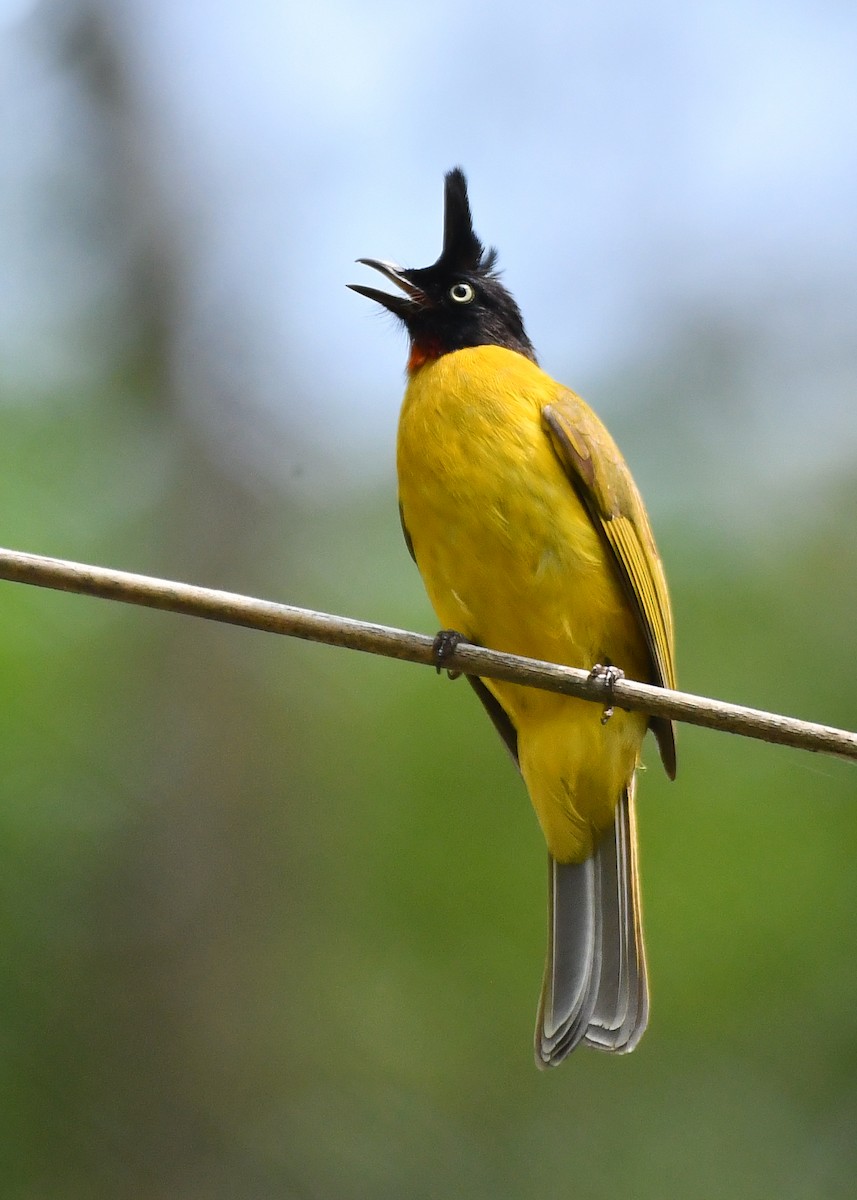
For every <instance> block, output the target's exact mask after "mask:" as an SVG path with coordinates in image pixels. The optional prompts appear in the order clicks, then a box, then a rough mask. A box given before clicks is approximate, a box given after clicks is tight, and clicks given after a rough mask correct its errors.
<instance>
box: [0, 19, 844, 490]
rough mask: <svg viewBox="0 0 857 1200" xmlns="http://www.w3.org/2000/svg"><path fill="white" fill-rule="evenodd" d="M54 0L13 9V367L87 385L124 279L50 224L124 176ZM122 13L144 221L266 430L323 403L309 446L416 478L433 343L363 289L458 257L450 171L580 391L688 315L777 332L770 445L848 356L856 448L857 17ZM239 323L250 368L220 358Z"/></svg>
mask: <svg viewBox="0 0 857 1200" xmlns="http://www.w3.org/2000/svg"><path fill="white" fill-rule="evenodd" d="M32 7H33V6H29V8H32ZM36 7H37V6H36ZM27 11H28V5H27V4H26V3H25V2H24V0H14V2H13V0H5V3H4V2H3V0H0V69H2V76H0V100H3V98H4V93H5V99H6V101H7V103H6V104H5V105H4V108H5V112H6V115H5V117H3V116H0V135H3V139H2V140H3V144H4V147H5V148H4V153H3V175H4V179H3V184H2V191H0V215H2V217H3V224H4V227H5V230H6V232H5V234H3V235H0V236H2V237H4V238H5V240H6V242H7V248H8V250H9V261H10V262H11V264H12V267H11V268H10V271H9V272H8V273H7V287H6V288H5V289H4V288H3V286H2V282H0V348H2V347H6V348H7V349H8V348H9V347H13V348H14V349H15V353H16V354H18V353H20V351H21V347H24V348H25V351H26V353H25V360H26V356H27V354H28V355H29V356H30V360H31V361H30V368H28V367H27V361H24V363H23V367H22V366H21V364H20V363H19V364H18V367H19V369H23V370H24V371H26V370H27V369H32V370H33V371H34V372H35V374H36V375H38V373H39V371H42V372H44V371H45V370H46V366H45V364H46V363H47V364H50V363H54V362H55V369H56V370H57V371H59V372H62V371H63V370H71V369H72V367H73V359H74V345H73V344H71V345H70V347H69V348H68V351H69V353H68V355H67V356H66V358H63V354H62V339H61V331H62V327H63V320H64V317H63V304H64V303H68V304H69V305H70V306H75V307H76V311H78V312H79V311H80V308H81V305H83V304H86V303H89V302H90V301H93V302H94V301H96V300H97V297H98V294H99V289H109V287H110V278H109V276H110V270H111V269H112V267H111V264H110V263H104V262H102V263H98V262H96V261H93V260H92V256H91V254H89V252H88V251H85V252H80V251H76V250H75V248H74V246H71V248H69V245H67V244H65V243H64V242H63V239H64V238H65V242H66V243H67V242H68V240H69V234H68V231H57V230H54V231H52V232H51V231H50V230H49V231H48V233H47V234H46V232H45V222H44V220H37V219H36V218H34V216H33V212H32V208H33V205H32V196H33V194H34V191H35V192H38V188H39V186H40V181H43V180H44V177H45V176H46V175H48V176H50V175H51V174H52V173H53V175H56V174H57V172H58V171H60V170H61V169H64V168H63V167H62V159H63V156H66V157H68V158H69V159H70V160H71V161H73V163H75V164H76V167H77V170H78V174H79V175H81V176H83V177H85V180H86V186H85V188H84V191H83V196H84V203H86V202H89V203H91V204H93V205H97V203H98V186H99V182H98V181H99V169H100V166H101V164H100V163H99V159H98V154H97V151H93V150H92V149H91V147H89V146H88V143H87V115H86V112H85V111H83V112H76V111H75V109H74V105H73V104H72V103H71V99H72V97H73V84H72V83H71V82H69V81H68V80H64V79H63V78H62V77H61V76H58V75H57V74H56V72H55V71H53V73H52V69H51V68H50V67H46V66H44V64H41V65H40V58H39V55H40V53H42V51H41V50H40V47H39V43H38V39H33V38H32V37H29V36H27V29H28V22H27V20H26V19H24V18H25V17H26V14H27ZM103 13H104V15H105V19H106V20H107V21H108V22H109V24H110V26H111V28H112V30H113V33H114V36H115V39H116V43H117V45H118V46H119V47H120V52H121V56H122V60H123V62H124V65H125V70H126V72H127V79H128V81H129V85H130V95H131V101H132V110H133V112H134V113H135V127H134V129H133V131H132V135H131V137H130V138H129V140H128V144H129V145H130V147H131V150H132V153H133V155H134V156H135V159H136V161H137V166H138V170H139V171H140V173H141V176H142V177H143V178H144V179H145V187H144V188H143V189H142V192H141V195H140V196H139V197H138V198H137V200H138V204H139V208H140V210H141V211H142V212H143V214H144V216H145V212H146V211H147V210H151V211H152V212H157V213H158V214H159V219H164V218H166V219H167V220H168V221H170V222H172V223H174V225H175V228H176V229H177V230H179V231H180V235H179V239H178V240H179V243H180V245H181V253H182V255H183V258H184V264H183V265H184V268H185V270H186V272H187V280H188V288H187V294H186V296H185V297H184V309H183V316H182V325H181V328H180V329H179V337H178V342H177V372H178V377H179V378H180V380H182V381H183V382H182V386H184V387H185V388H186V389H187V392H188V403H189V405H191V407H193V406H196V407H197V408H198V409H199V410H200V411H202V410H203V409H204V408H205V406H206V395H207V394H208V393H209V392H211V391H213V390H215V388H216V386H217V379H216V378H213V373H214V375H216V374H217V372H219V371H224V372H226V375H227V377H228V378H227V383H228V386H229V387H232V388H233V389H234V390H235V392H236V395H237V394H238V393H239V392H240V393H241V396H240V400H236V403H240V405H243V406H245V408H246V414H245V416H246V420H245V417H242V415H241V414H238V415H237V425H238V426H239V427H240V426H241V425H242V424H246V425H247V426H248V427H249V426H250V425H253V426H256V427H257V428H258V426H259V423H261V424H262V425H263V426H264V425H265V424H266V423H267V422H271V424H272V427H273V428H276V425H277V420H278V416H277V414H278V413H283V412H285V413H287V415H288V416H289V419H290V420H291V419H292V418H293V412H294V408H295V407H297V406H298V405H297V404H296V402H295V394H296V393H299V394H300V407H301V408H302V409H303V410H304V411H306V412H308V414H309V415H308V419H307V421H306V423H305V427H304V433H305V437H306V439H307V453H308V454H309V456H310V458H312V455H313V453H318V454H319V455H321V454H323V453H324V452H326V451H325V449H324V443H325V442H329V435H328V433H327V432H326V431H327V430H329V429H330V427H331V425H332V424H334V423H335V424H336V427H337V429H338V430H340V431H341V437H342V441H343V444H345V445H348V446H350V447H352V448H353V447H356V448H357V449H358V450H359V451H360V453H359V454H358V455H356V456H353V457H354V458H359V459H360V460H361V462H362V464H363V466H362V467H361V470H368V471H369V473H370V474H371V473H372V472H373V471H376V470H377V471H384V470H386V469H387V466H386V465H387V464H389V461H390V457H389V456H390V448H391V445H392V438H393V436H394V430H395V420H396V412H397V408H398V403H399V400H400V396H401V370H402V365H403V359H404V345H403V342H402V339H401V337H400V336H399V335H398V334H397V333H396V332H394V331H393V329H392V328H391V327H390V325H389V324H388V323H387V322H386V321H385V320H384V319H383V318H379V317H378V316H376V315H375V314H373V313H372V312H371V311H370V306H369V305H368V303H367V302H365V301H362V300H361V299H359V298H358V297H356V296H354V295H353V294H351V293H349V292H347V291H346V289H345V287H344V284H345V283H347V282H349V281H353V280H359V279H361V278H365V273H364V271H363V269H362V268H360V267H357V266H354V265H353V260H354V259H355V258H357V257H358V256H361V255H376V256H380V257H391V258H397V259H399V260H401V261H403V262H405V263H408V264H410V265H425V264H426V263H427V262H429V261H431V260H433V259H434V258H435V257H436V255H437V252H438V249H439V241H440V229H441V194H442V175H443V172H444V171H445V170H447V169H448V168H449V167H450V166H452V165H454V164H456V163H461V164H462V165H463V166H464V167H465V169H466V170H467V171H468V174H469V176H470V181H471V195H472V201H473V207H474V213H475V219H476V225H477V229H478V230H479V232H480V234H481V235H482V236H483V238H484V239H485V240H486V241H488V242H491V243H496V244H497V245H498V246H499V248H500V252H501V264H502V265H503V266H504V268H505V270H506V280H507V282H508V284H509V286H510V287H511V288H512V290H513V291H514V292H515V294H516V296H517V298H518V300H519V302H520V303H521V306H522V308H523V311H524V313H525V316H526V318H527V322H528V326H529V330H530V334H531V336H532V338H533V340H534V342H535V343H536V346H537V348H538V350H539V352H540V357H541V360H542V362H543V365H545V367H546V368H547V369H548V370H550V371H551V372H552V373H554V374H556V375H557V376H559V377H560V378H561V379H562V380H563V381H564V382H566V383H569V384H570V385H572V386H575V387H576V388H578V390H581V391H583V392H584V394H586V395H587V396H588V398H590V399H591V400H593V401H595V402H596V405H597V399H598V398H597V395H596V394H593V393H594V390H595V391H597V388H598V386H599V383H600V381H602V380H603V379H605V378H606V377H608V376H610V375H611V373H614V372H615V371H616V370H621V369H633V366H634V363H635V362H637V361H638V360H639V361H643V362H645V361H646V360H647V359H649V358H651V357H653V356H657V354H659V353H661V352H662V350H663V348H664V347H665V346H668V345H669V342H670V339H671V338H672V337H673V336H674V334H675V330H676V329H677V328H679V327H680V326H681V324H682V321H683V320H684V319H685V317H686V314H687V313H688V312H691V311H700V312H703V313H712V314H715V315H716V317H717V319H722V320H725V321H731V322H734V323H737V324H738V325H742V324H744V323H747V324H748V325H752V326H753V328H754V329H755V330H756V334H757V335H758V336H759V339H760V347H761V348H760V351H759V353H760V356H761V357H760V359H759V364H760V367H759V378H758V380H757V386H755V387H754V388H753V389H751V391H752V393H753V394H748V396H747V397H746V414H747V420H748V427H750V428H752V426H753V423H754V422H755V424H756V425H757V426H759V436H760V437H762V436H766V435H769V430H768V429H767V426H768V425H769V424H770V423H771V422H772V420H773V417H772V409H775V408H776V407H777V405H779V404H780V403H785V405H786V408H788V403H789V397H788V395H784V387H785V389H786V392H787V391H788V390H789V381H791V380H794V381H795V391H796V392H798V391H800V392H801V394H802V395H803V396H804V398H805V396H806V389H807V387H808V386H812V381H813V380H814V379H819V374H818V372H819V363H821V364H823V365H824V366H825V369H827V370H828V371H829V370H832V367H831V364H838V366H837V369H836V372H835V376H836V377H835V380H834V379H832V378H831V379H826V380H824V381H822V380H821V379H819V385H820V386H819V395H818V396H817V397H814V398H813V400H812V405H813V410H814V411H818V410H819V409H820V410H824V411H826V410H827V409H829V412H830V419H831V421H832V422H833V423H834V424H833V427H832V429H831V444H830V447H829V451H830V453H831V454H833V456H834V457H835V456H836V454H838V453H842V448H843V445H847V447H848V452H849V453H851V454H853V450H854V448H855V446H857V423H855V418H854V416H853V414H852V413H851V411H850V407H849V405H848V403H847V396H848V395H849V394H850V390H853V389H851V383H850V378H849V372H850V369H851V366H852V365H853V364H851V361H850V358H849V345H850V341H851V339H852V335H851V332H850V329H851V326H853V324H854V323H855V322H854V321H851V322H849V321H848V319H847V313H848V312H849V311H852V310H853V313H854V316H855V317H857V284H855V276H857V137H855V135H854V130H855V128H857V69H855V64H857V8H854V7H853V6H850V5H844V4H834V3H821V4H819V3H817V2H814V0H808V2H804V3H776V4H774V3H756V4H749V5H748V4H746V3H741V2H736V0H732V2H729V0H726V2H718V3H703V4H700V5H695V6H689V5H686V4H682V3H678V2H670V0H661V2H660V3H653V4H649V5H646V6H640V5H637V4H632V3H623V2H621V0H612V2H608V3H605V4H601V5H586V6H583V5H575V4H567V3H550V2H544V0H543V2H536V3H533V4H530V5H529V6H526V5H524V6H522V5H521V4H520V3H519V2H518V3H515V4H512V3H499V4H487V3H478V2H472V3H467V2H464V3H461V2H459V3H452V2H447V0H441V2H438V3H434V4H433V5H432V6H431V7H430V8H427V7H424V6H404V5H401V4H399V3H395V4H394V3H389V2H387V0H376V2H375V3H367V4H362V5H360V6H355V5H353V4H351V3H345V2H337V0H319V2H316V3H313V4H311V5H301V6H298V5H289V4H283V3H282V2H281V0H246V2H244V3H238V2H237V0H231V2H227V0H185V2H184V3H182V4H175V3H172V2H170V0H113V2H112V3H109V4H108V3H106V2H105V3H104V4H103ZM30 23H31V22H30ZM4 81H5V82H4ZM75 122H77V124H75ZM58 164H60V165H59V166H58ZM69 169H71V168H69ZM78 186H80V185H79V184H78ZM87 189H88V191H87ZM87 197H88V201H87ZM40 212H41V216H42V217H44V213H43V211H42V210H40ZM116 244H117V245H119V246H120V247H121V238H118V239H116ZM76 253H83V256H84V259H85V260H86V261H85V262H83V263H82V264H81V263H76V262H75V254H76ZM87 254H89V257H88V258H87V257H86V256H87ZM63 255H65V258H64V257H63ZM117 264H118V265H117ZM113 267H114V268H115V269H116V270H121V269H122V263H121V255H120V256H119V259H117V260H116V262H115V263H114V264H113ZM64 272H66V273H67V274H68V276H69V286H68V288H64V287H60V288H59V289H58V288H57V287H56V286H55V285H56V281H57V277H58V276H59V277H62V276H63V273H64ZM224 330H228V337H229V343H230V346H231V347H232V349H233V353H232V354H231V357H230V360H229V362H228V363H227V362H225V356H221V357H220V359H219V360H218V359H217V356H213V358H212V361H210V362H208V363H207V364H205V366H204V367H203V368H202V369H199V359H200V356H201V349H200V348H201V347H202V348H203V349H204V347H205V346H206V345H211V343H212V341H213V342H214V343H215V344H218V343H219V342H220V341H222V338H223V335H224ZM58 331H59V334H58ZM760 331H761V333H760ZM761 334H764V336H761ZM71 341H72V343H73V341H74V339H73V338H72V339H71ZM762 343H763V344H762ZM27 348H28V349H27ZM778 361H780V362H781V363H784V364H785V365H784V366H782V367H781V369H780V370H779V371H778V370H777V362H778ZM768 367H770V370H771V377H770V383H769V384H766V383H765V380H764V378H763V377H764V373H765V371H766V370H767V369H768ZM236 376H238V377H240V382H239V379H238V378H236ZM222 382H223V381H221V383H222ZM221 390H222V388H221ZM831 393H832V394H831ZM606 415H607V416H608V418H609V414H606ZM319 424H321V425H322V426H323V430H324V431H323V432H320V431H319ZM777 424H781V422H780V421H779V419H778V420H777ZM783 436H784V439H785V440H784V443H783V453H788V445H789V438H788V432H787V430H786V432H784V435H783ZM843 439H845V441H844V442H843ZM849 439H850V440H849ZM251 440H252V439H251ZM260 440H261V442H262V443H267V442H268V437H267V436H264V435H263V436H262V437H261V439H260ZM327 449H328V450H329V446H328V448H327ZM824 455H825V450H824V448H823V447H820V448H819V461H822V460H823V459H824ZM359 473H360V472H357V474H359ZM345 474H346V476H348V470H347V469H346V471H345Z"/></svg>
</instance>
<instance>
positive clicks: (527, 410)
mask: <svg viewBox="0 0 857 1200" xmlns="http://www.w3.org/2000/svg"><path fill="white" fill-rule="evenodd" d="M558 387H559V385H558V384H556V383H555V382H554V381H553V380H552V379H551V378H550V377H549V376H548V375H546V374H545V373H544V372H543V371H542V370H540V368H539V367H537V366H536V365H535V364H534V363H532V362H530V361H529V360H528V359H525V358H524V357H522V356H521V355H519V354H515V353H513V352H512V351H509V350H505V349H503V348H501V347H497V346H480V347H477V348H474V349H467V350H459V351H457V352H455V353H452V354H447V355H444V356H443V357H441V358H439V359H437V360H435V361H433V362H430V363H427V364H426V365H425V366H423V367H421V368H420V369H419V370H418V371H416V372H415V373H414V375H413V376H412V378H411V380H410V382H409V385H408V389H407V392H406V394H405V400H404V405H403V408H402V414H401V420H400V424H399V438H398V473H399V498H400V502H401V505H402V513H403V518H404V523H405V526H406V528H407V530H408V533H409V535H410V537H411V540H412V542H413V546H414V553H415V556H416V560H417V564H418V566H419V569H420V573H421V575H422V577H423V580H424V583H425V586H426V590H427V592H428V595H429V599H430V600H431V603H432V606H433V607H434V609H435V612H436V614H437V617H438V620H439V621H440V624H441V626H442V627H443V628H449V629H456V630H458V631H459V632H461V633H462V634H464V635H465V637H467V638H468V639H470V640H472V641H475V642H479V643H480V644H482V645H485V646H489V647H491V648H493V649H498V650H505V651H508V652H510V653H514V654H524V655H527V656H529V657H533V658H542V659H549V660H552V661H557V662H563V663H568V664H569V665H572V666H579V667H585V668H587V669H588V668H589V667H591V666H592V665H593V664H594V663H596V662H601V663H603V662H605V661H610V662H612V663H615V664H616V665H617V666H620V667H622V669H623V670H624V671H625V672H626V673H627V674H628V675H629V676H631V677H636V678H644V677H646V674H647V671H648V658H647V651H646V649H645V645H644V643H643V638H642V634H641V631H640V629H639V625H638V621H637V618H636V617H635V615H634V613H633V612H632V611H631V609H630V608H629V606H628V603H627V600H626V598H625V595H624V593H623V591H622V588H621V585H620V583H619V580H618V577H617V574H616V570H615V568H614V566H613V563H612V560H611V558H610V552H609V550H608V549H607V548H606V546H605V544H604V542H603V539H602V537H601V536H600V535H599V533H598V532H597V531H596V529H595V528H594V526H593V524H592V522H591V520H590V518H589V515H588V513H587V511H586V509H585V508H584V506H583V504H582V502H581V501H580V499H579V497H578V495H577V493H576V492H575V489H574V487H573V486H572V484H571V483H570V481H569V479H568V477H567V476H566V474H565V473H564V471H563V469H562V467H561V465H560V463H559V460H558V459H557V457H556V455H555V454H554V452H553V450H552V448H551V444H550V442H549V440H548V437H547V435H546V433H545V431H544V429H543V427H542V418H541V413H542V409H543V408H544V406H545V405H547V404H550V403H551V402H552V400H553V399H554V397H555V396H556V394H557V391H558ZM486 682H487V681H486ZM489 686H490V687H491V690H492V691H493V692H494V694H495V695H496V696H497V699H498V700H499V701H500V703H501V704H502V706H503V708H504V709H505V710H506V712H507V713H508V714H509V716H510V717H511V719H512V721H513V724H514V725H515V727H516V729H517V731H518V738H519V756H520V762H521V769H522V772H523V775H524V779H525V781H526V783H527V786H528V789H529V791H530V795H531V798H532V800H533V804H534V805H535V807H536V811H537V813H538V815H539V818H540V821H541V823H542V827H543V829H544V831H545V835H546V837H547V839H548V844H549V847H550V849H551V851H552V853H553V854H554V856H555V857H557V858H559V859H560V860H566V861H567V860H569V859H579V858H582V857H586V855H587V854H588V853H590V852H591V849H592V845H593V839H594V837H595V836H597V833H598V832H599V831H600V830H602V829H605V828H607V826H608V825H609V824H610V822H611V821H612V814H613V810H614V807H615V804H616V802H617V801H618V798H619V795H620V793H621V791H622V788H623V787H624V786H625V785H626V784H627V782H628V779H629V778H630V775H631V773H632V771H633V769H634V766H635V764H636V760H637V756H638V753H639V745H640V742H641V741H642V737H643V734H644V732H645V719H644V718H641V717H639V716H636V715H633V714H627V713H620V712H617V714H616V716H615V717H614V719H613V720H612V721H611V722H610V723H609V724H608V725H607V726H602V725H601V722H600V712H599V710H598V708H597V706H595V705H590V704H586V703H584V702H582V701H575V700H570V699H568V698H564V697H558V696H555V695H551V694H550V693H547V692H539V691H535V690H533V689H528V688H521V687H519V686H515V685H509V684H501V683H496V684H495V683H489Z"/></svg>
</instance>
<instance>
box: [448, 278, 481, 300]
mask: <svg viewBox="0 0 857 1200" xmlns="http://www.w3.org/2000/svg"><path fill="white" fill-rule="evenodd" d="M475 297H476V292H475V291H474V289H473V288H472V287H471V286H470V284H469V283H454V284H453V285H452V287H451V288H450V289H449V298H450V300H454V301H455V303H456V304H469V303H470V301H471V300H473V299H475Z"/></svg>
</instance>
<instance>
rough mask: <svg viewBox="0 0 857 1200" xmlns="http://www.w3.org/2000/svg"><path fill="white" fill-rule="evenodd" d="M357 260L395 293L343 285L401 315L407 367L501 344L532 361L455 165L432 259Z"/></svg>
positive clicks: (448, 178)
mask: <svg viewBox="0 0 857 1200" xmlns="http://www.w3.org/2000/svg"><path fill="white" fill-rule="evenodd" d="M357 261H358V262H361V263H365V265H366V266H367V267H374V269H375V270H376V271H380V272H381V274H382V275H386V277H387V278H388V279H389V280H391V282H393V283H395V284H396V285H397V287H399V288H401V290H402V292H403V295H401V296H391V295H389V294H388V293H387V292H382V291H379V290H378V289H377V288H370V287H363V285H362V284H357V283H351V284H349V285H348V286H349V287H350V288H352V289H353V290H354V291H355V292H359V293H360V295H361V296H368V297H369V299H370V300H375V301H377V303H378V304H383V306H384V308H386V309H389V311H390V312H391V313H394V314H395V315H396V316H397V317H399V318H400V320H402V321H403V322H404V324H405V327H406V328H407V331H408V334H409V335H410V339H411V357H410V361H409V364H408V366H409V368H410V369H411V370H415V369H416V368H417V367H419V366H422V364H423V363H424V362H426V361H428V360H429V359H433V358H439V357H440V356H441V355H442V354H449V353H450V352H451V351H453V350H463V349H464V348H465V347H467V346H505V347H506V348H507V349H509V350H515V351H517V353H518V354H523V355H525V356H526V357H527V358H531V359H532V360H533V361H534V362H535V358H536V356H535V352H534V351H533V347H532V344H531V342H530V339H529V338H528V337H527V334H526V331H525V329H524V322H523V320H522V319H521V313H520V310H519V309H518V306H517V304H516V303H515V301H514V300H513V299H512V297H511V296H510V295H509V293H508V292H507V291H506V289H505V288H504V287H503V285H502V284H501V283H500V280H499V278H498V276H497V272H496V269H495V267H496V262H497V251H496V250H488V251H486V249H485V247H484V246H483V245H482V243H481V242H480V240H479V238H478V237H477V236H476V234H475V233H474V231H473V219H472V217H471V215H470V203H469V201H468V199H467V180H466V179H465V177H464V172H463V171H462V170H461V168H460V167H456V168H455V170H454V171H450V172H449V174H448V175H447V176H446V190H445V193H444V217H443V250H442V252H441V255H440V258H439V259H438V260H437V262H436V263H434V264H433V265H432V266H430V267H420V268H419V269H416V270H410V269H408V270H406V269H405V268H403V267H399V266H397V265H396V264H395V263H390V262H383V261H381V260H379V259H375V258H359V259H358V260H357Z"/></svg>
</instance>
